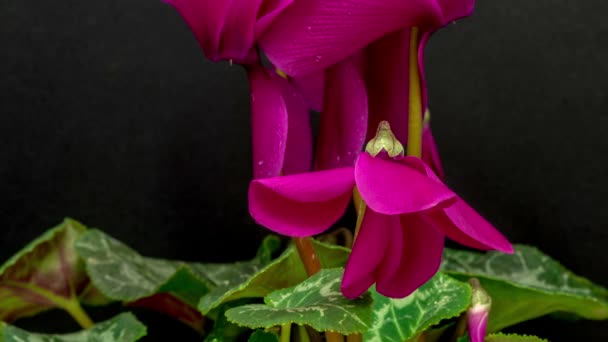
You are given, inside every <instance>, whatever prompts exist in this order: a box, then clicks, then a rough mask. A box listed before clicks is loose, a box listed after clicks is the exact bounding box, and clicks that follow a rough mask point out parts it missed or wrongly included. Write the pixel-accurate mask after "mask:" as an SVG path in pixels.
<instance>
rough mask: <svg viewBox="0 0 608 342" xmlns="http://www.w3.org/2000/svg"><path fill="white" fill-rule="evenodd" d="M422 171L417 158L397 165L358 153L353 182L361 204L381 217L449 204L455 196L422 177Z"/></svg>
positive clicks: (420, 163)
mask: <svg viewBox="0 0 608 342" xmlns="http://www.w3.org/2000/svg"><path fill="white" fill-rule="evenodd" d="M424 168H425V165H424V163H423V162H422V161H421V160H420V159H418V158H413V157H406V158H404V160H403V161H401V162H398V161H393V160H384V159H381V158H374V157H372V156H370V155H369V154H367V153H361V155H360V156H359V159H358V160H357V164H356V165H355V180H356V182H357V187H358V189H359V192H360V193H361V197H362V198H363V200H364V201H365V203H367V205H368V206H369V207H370V208H372V209H373V210H375V211H377V212H379V213H382V214H387V215H399V214H407V213H413V212H418V211H423V210H428V209H431V208H435V207H444V206H448V205H450V204H451V203H452V202H453V201H454V200H455V199H456V198H457V196H456V194H454V193H453V192H452V191H451V190H450V189H449V188H448V187H447V186H445V185H444V184H442V183H440V182H437V181H435V180H433V179H431V178H429V177H428V176H426V175H425V174H424V173H423V172H422V171H421V170H424Z"/></svg>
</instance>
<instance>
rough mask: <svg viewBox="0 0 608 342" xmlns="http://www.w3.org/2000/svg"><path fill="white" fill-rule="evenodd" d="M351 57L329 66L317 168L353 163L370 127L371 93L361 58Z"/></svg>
mask: <svg viewBox="0 0 608 342" xmlns="http://www.w3.org/2000/svg"><path fill="white" fill-rule="evenodd" d="M357 57H358V56H356V57H351V58H348V59H346V60H345V61H343V62H341V63H339V64H337V65H335V66H333V67H332V68H330V69H329V70H327V75H326V80H327V83H326V85H325V90H326V92H327V93H326V95H325V108H324V111H323V113H321V122H320V124H319V136H318V139H317V149H316V152H317V153H316V158H315V169H317V170H327V169H333V168H336V167H344V166H353V165H354V163H355V160H357V156H358V155H359V153H360V152H361V150H362V149H363V144H364V143H365V134H366V131H367V113H368V110H367V94H366V90H365V84H364V83H363V79H362V75H361V72H360V68H359V66H358V60H357V59H356V58H357Z"/></svg>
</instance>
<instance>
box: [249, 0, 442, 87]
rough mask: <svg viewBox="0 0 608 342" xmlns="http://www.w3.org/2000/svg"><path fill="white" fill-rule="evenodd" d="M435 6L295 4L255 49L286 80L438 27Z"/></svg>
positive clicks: (312, 0) (395, 1)
mask: <svg viewBox="0 0 608 342" xmlns="http://www.w3.org/2000/svg"><path fill="white" fill-rule="evenodd" d="M442 17H443V14H442V11H441V8H440V6H439V4H438V3H437V1H436V0H408V1H403V0H383V1H377V0H345V1H335V0H306V1H296V2H294V3H293V4H292V5H291V6H289V7H288V8H287V9H285V11H283V13H282V14H281V16H280V17H279V18H278V19H277V20H276V21H275V22H274V24H273V25H272V27H271V28H270V29H269V30H268V31H267V33H266V34H265V35H264V36H263V37H261V40H260V43H261V45H262V47H263V49H264V51H265V53H266V55H267V56H268V58H269V59H270V61H272V63H274V64H275V65H277V66H278V67H279V68H280V69H281V70H283V71H284V72H286V73H287V74H288V75H291V76H297V75H305V74H307V73H310V72H313V71H315V70H317V71H318V70H322V69H325V68H327V67H329V66H330V65H333V64H335V63H336V62H338V61H340V60H343V59H344V58H346V57H347V56H350V55H352V54H353V53H354V52H355V51H358V50H360V49H362V48H363V47H365V46H367V45H368V44H370V43H371V42H373V41H374V40H376V39H378V38H380V37H382V36H384V35H386V34H388V33H390V32H394V31H399V30H401V29H404V28H408V27H414V26H419V27H437V26H441V24H442Z"/></svg>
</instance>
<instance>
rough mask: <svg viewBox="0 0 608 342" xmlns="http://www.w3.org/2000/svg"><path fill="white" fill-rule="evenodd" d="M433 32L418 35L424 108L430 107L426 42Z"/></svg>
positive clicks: (419, 69)
mask: <svg viewBox="0 0 608 342" xmlns="http://www.w3.org/2000/svg"><path fill="white" fill-rule="evenodd" d="M432 34H433V32H432V31H429V32H422V33H421V34H420V37H418V39H419V41H418V71H419V72H420V90H421V91H422V109H423V110H426V108H428V102H429V101H428V89H427V87H426V74H425V72H424V51H425V49H426V44H427V43H428V41H429V38H431V35H432Z"/></svg>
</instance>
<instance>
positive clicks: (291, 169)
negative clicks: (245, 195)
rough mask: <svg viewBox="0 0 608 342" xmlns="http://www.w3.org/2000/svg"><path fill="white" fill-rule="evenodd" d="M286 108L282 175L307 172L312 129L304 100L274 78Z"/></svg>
mask: <svg viewBox="0 0 608 342" xmlns="http://www.w3.org/2000/svg"><path fill="white" fill-rule="evenodd" d="M276 79H277V82H279V83H280V85H281V89H282V93H283V99H284V101H285V104H286V106H287V122H288V126H287V146H286V149H285V161H284V163H283V174H285V175H290V174H294V173H302V172H309V171H310V170H311V168H312V149H313V142H312V127H311V126H310V112H309V111H308V105H307V104H306V103H305V102H304V99H302V97H301V96H300V94H299V93H298V92H297V91H296V89H295V88H294V87H293V86H292V85H291V84H289V82H287V80H285V79H283V78H281V77H276Z"/></svg>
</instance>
